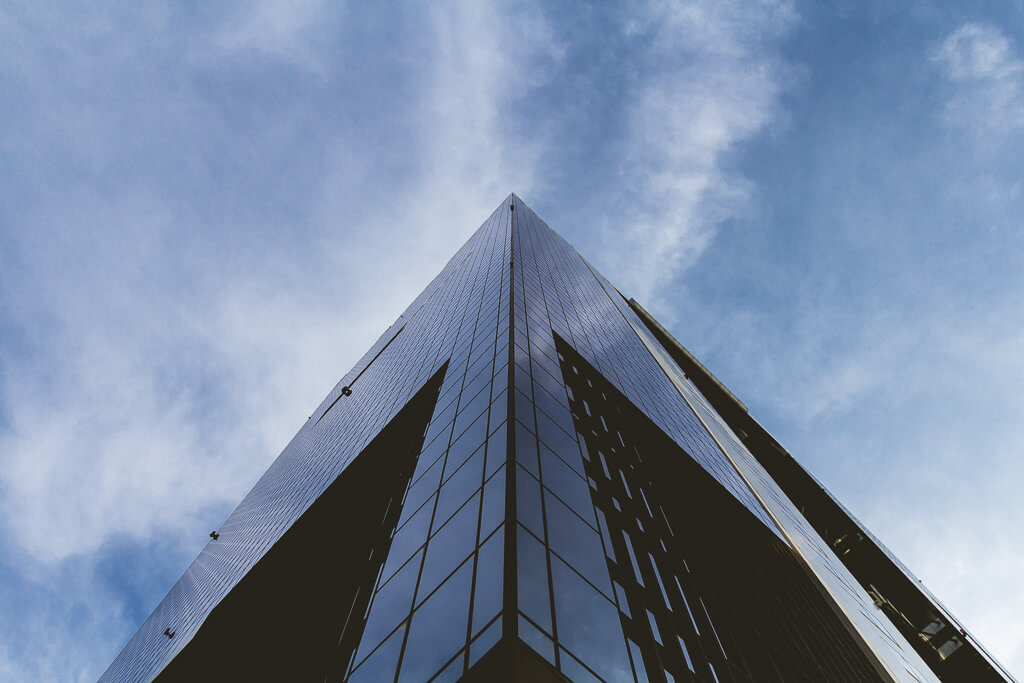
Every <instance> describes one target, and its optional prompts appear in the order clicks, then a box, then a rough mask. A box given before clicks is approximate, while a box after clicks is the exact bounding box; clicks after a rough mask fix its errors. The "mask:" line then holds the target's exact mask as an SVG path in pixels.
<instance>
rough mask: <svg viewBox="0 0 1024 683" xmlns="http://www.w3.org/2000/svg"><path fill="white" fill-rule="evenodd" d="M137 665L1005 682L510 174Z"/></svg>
mask: <svg viewBox="0 0 1024 683" xmlns="http://www.w3.org/2000/svg"><path fill="white" fill-rule="evenodd" d="M154 679H155V680H159V681H178V680H182V681H185V680H188V681H191V680H287V681H305V680H310V681H343V680H347V681H352V682H353V683H355V682H377V681H428V680H437V681H456V680H465V681H502V680H522V681H564V680H573V681H598V680H604V681H659V682H661V681H674V682H678V681H702V682H706V683H714V682H720V683H725V682H726V681H744V682H745V681H808V682H810V681H868V680H898V681H937V680H943V681H953V680H963V681H983V680H997V681H998V680H1011V679H1010V677H1009V675H1008V674H1007V673H1006V672H1005V671H1004V670H1002V669H1001V667H1000V666H999V665H998V663H996V662H995V661H994V660H992V658H991V657H990V656H989V655H988V654H987V653H985V651H984V650H983V649H982V648H981V647H980V646H979V645H978V644H977V643H976V642H975V641H974V640H973V638H971V636H970V635H969V633H967V631H966V630H965V629H963V628H962V626H961V625H960V624H959V622H957V621H956V620H955V619H954V618H953V617H952V616H951V615H949V613H948V612H947V611H946V610H945V609H944V608H943V607H942V606H941V605H940V604H939V603H938V601H936V600H935V599H934V597H932V596H931V595H930V594H929V593H928V592H927V591H926V590H925V589H924V588H923V587H922V586H921V585H920V582H918V581H917V580H916V579H914V578H913V576H912V575H911V574H910V573H909V571H907V570H906V568H905V567H903V566H902V564H900V563H899V561H898V560H896V559H895V558H894V557H893V556H892V555H891V553H889V551H888V550H886V549H885V547H884V546H882V545H881V543H879V542H878V541H877V540H876V539H875V538H874V537H873V536H872V535H871V534H870V533H868V532H867V530H865V529H864V528H863V526H862V525H861V524H860V523H859V522H857V520H856V519H854V518H853V517H852V515H850V514H849V513H848V512H847V511H846V510H845V508H843V507H842V506H841V505H840V504H839V503H838V502H837V501H836V500H835V499H834V498H833V497H832V496H831V495H830V494H829V493H828V491H826V490H825V489H824V488H823V487H821V486H820V484H818V483H817V482H816V481H815V480H814V479H813V478H812V477H811V476H810V475H809V474H808V473H807V472H806V471H805V470H804V469H803V468H802V467H801V466H800V465H799V464H798V463H797V462H796V461H795V460H793V459H792V458H791V457H790V456H789V454H788V453H786V451H785V450H784V449H782V447H781V446H779V445H778V443H777V442H775V440H774V439H772V438H771V436H770V435H769V434H768V433H767V432H766V431H765V430H764V429H763V428H761V426H760V425H758V424H757V422H756V421H754V420H753V419H752V418H751V417H750V416H749V414H748V413H747V410H746V408H745V407H744V406H743V404H742V403H741V402H740V401H739V400H738V399H736V398H735V397H734V396H733V395H732V394H731V393H730V392H729V390H728V389H726V388H725V387H724V386H723V385H722V384H721V383H720V382H719V381H718V380H717V379H715V377H714V376H713V375H712V374H711V373H710V372H708V371H707V370H706V369H705V368H704V366H703V365H701V364H700V363H699V362H698V361H697V360H696V359H695V358H693V356H692V355H691V354H690V353H689V352H688V351H687V350H686V349H685V348H684V347H683V346H682V345H681V344H679V342H677V341H676V340H675V338H674V337H673V336H672V335H671V334H670V333H669V332H668V331H667V330H665V329H664V328H663V327H662V326H661V325H659V324H658V322H657V321H656V320H654V319H653V318H652V317H651V316H650V315H649V314H648V313H647V312H646V311H645V310H644V309H643V308H642V307H641V306H640V305H639V304H638V303H636V302H635V301H632V300H630V299H627V298H626V297H625V296H623V295H622V294H621V293H620V292H619V291H618V290H617V289H616V288H615V287H614V286H612V284H611V283H609V282H608V281H607V280H606V279H605V278H604V276H602V275H601V274H600V273H599V272H598V271H597V270H596V269H594V268H593V266H591V265H590V264H589V263H588V262H587V261H586V260H584V259H583V258H582V257H581V256H580V255H579V254H578V253H577V252H576V251H575V250H574V249H573V248H572V247H571V246H570V245H569V244H568V243H567V242H566V241H565V240H563V239H562V238H561V237H560V236H559V235H557V234H556V233H555V232H553V231H552V230H551V229H550V228H549V227H548V226H547V225H546V224H545V223H544V222H543V221H542V220H541V219H540V218H539V217H538V216H537V215H536V214H535V213H534V212H533V211H532V210H530V208H529V207H527V206H526V205H525V204H524V203H523V202H522V200H521V199H519V198H518V197H515V196H514V195H513V196H510V197H509V198H508V199H507V200H505V201H504V202H502V204H501V206H499V207H498V208H497V209H496V210H495V211H494V213H493V214H492V215H491V216H490V217H489V218H488V219H487V220H486V222H485V223H484V224H483V226H481V227H480V229H479V230H477V232H476V233H474V234H473V236H472V237H471V238H470V239H469V241H468V242H467V243H466V244H465V245H464V246H463V247H462V248H461V249H460V250H459V251H458V252H457V253H456V254H455V256H454V257H453V258H452V259H451V261H450V262H449V263H448V265H447V266H446V267H445V268H444V270H442V272H441V273H440V274H439V275H438V276H437V277H436V278H435V279H434V280H433V282H431V283H430V285H429V286H428V287H427V289H426V290H424V292H423V293H422V294H420V296H419V297H418V298H417V299H416V300H415V301H414V302H413V303H412V305H410V306H409V308H408V309H407V310H406V311H405V312H404V313H403V314H402V315H401V316H400V317H399V319H398V320H397V321H396V322H395V323H394V324H393V325H392V326H391V327H390V328H389V329H388V330H387V331H386V332H385V333H384V334H383V335H382V336H381V337H380V339H379V340H378V341H377V343H376V344H374V346H373V347H372V348H371V349H370V350H369V351H368V352H367V353H366V355H365V356H364V357H363V358H362V360H360V361H359V363H357V364H356V366H355V367H354V368H353V369H352V370H351V371H350V372H349V373H348V374H347V375H346V376H345V377H344V378H343V379H342V380H341V381H340V382H339V383H338V384H337V386H336V387H335V388H334V390H333V391H331V393H330V394H329V395H328V396H327V397H326V398H325V399H324V400H323V402H322V403H321V404H320V405H319V406H318V407H317V408H316V410H315V411H314V412H313V414H312V415H311V416H310V418H309V420H308V421H307V422H306V423H305V424H304V425H303V426H302V428H301V429H300V430H299V432H298V434H296V436H295V437H294V438H293V439H292V441H291V442H290V443H289V444H288V446H287V447H286V448H285V450H284V452H283V453H282V454H281V455H280V457H279V458H278V459H277V460H276V461H275V462H274V464H273V465H272V466H271V467H270V469H269V470H268V471H267V472H266V474H265V475H264V476H263V477H262V478H261V479H260V480H259V482H258V483H257V484H256V486H255V487H254V488H253V489H252V491H251V492H250V493H249V494H248V495H247V496H246V497H245V498H244V499H243V500H242V502H241V503H240V504H239V506H238V508H237V509H236V510H235V511H234V512H233V513H232V514H231V516H230V517H229V518H228V519H227V520H226V521H225V522H224V524H223V525H222V526H221V527H220V528H218V529H217V530H216V531H215V532H214V533H212V534H211V538H210V541H209V543H208V544H207V546H206V547H205V548H204V549H203V551H202V552H201V553H200V555H199V556H198V557H197V558H196V560H195V561H194V563H193V564H192V565H191V566H190V568H189V569H188V571H186V573H185V575H184V576H182V578H181V579H180V580H179V581H178V582H177V583H176V584H175V585H174V586H173V588H172V589H171V591H170V593H168V595H167V597H165V598H164V600H163V601H162V602H161V603H160V604H159V605H158V606H157V608H156V610H155V611H154V612H153V613H152V615H151V616H150V617H149V618H148V619H147V620H146V622H145V623H144V624H143V625H142V627H141V628H140V630H139V631H138V633H136V635H135V636H134V637H133V638H132V639H131V640H130V641H129V643H128V644H127V645H126V647H125V648H124V650H123V651H122V652H121V654H120V655H119V656H118V657H117V658H116V659H115V661H114V662H113V664H111V666H110V668H109V669H108V670H107V672H106V673H105V674H104V677H103V679H102V680H109V681H148V680H154Z"/></svg>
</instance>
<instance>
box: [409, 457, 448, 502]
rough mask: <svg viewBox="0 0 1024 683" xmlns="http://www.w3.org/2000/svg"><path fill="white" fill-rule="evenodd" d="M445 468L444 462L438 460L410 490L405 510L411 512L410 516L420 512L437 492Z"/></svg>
mask: <svg viewBox="0 0 1024 683" xmlns="http://www.w3.org/2000/svg"><path fill="white" fill-rule="evenodd" d="M443 467H444V462H443V461H441V460H438V461H437V462H436V463H434V464H433V465H431V466H430V469H428V470H427V471H426V473H425V474H424V475H423V476H422V477H421V478H420V480H419V481H418V482H416V483H415V484H413V485H412V486H411V487H410V488H409V493H408V495H407V496H406V497H405V509H406V510H410V511H411V512H410V514H411V513H412V512H416V511H417V510H419V507H420V506H421V505H423V502H424V501H425V500H426V499H427V498H429V497H430V495H431V494H432V493H434V491H437V486H438V483H439V482H440V481H441V470H442V468H443Z"/></svg>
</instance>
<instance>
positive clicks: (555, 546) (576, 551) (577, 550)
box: [544, 494, 612, 596]
mask: <svg viewBox="0 0 1024 683" xmlns="http://www.w3.org/2000/svg"><path fill="white" fill-rule="evenodd" d="M544 502H545V511H546V512H547V519H548V537H549V541H548V542H549V543H550V544H551V548H552V550H554V551H555V552H556V553H558V554H559V555H561V556H562V559H564V560H565V561H566V562H568V563H569V564H571V565H572V566H573V568H574V569H576V571H578V572H579V573H580V574H582V575H583V576H585V577H586V578H587V580H588V581H590V582H591V583H592V584H594V585H595V586H597V588H598V589H599V590H601V591H603V592H604V593H605V594H606V595H609V596H610V595H611V588H612V586H611V579H610V578H609V576H608V565H607V563H606V562H605V558H604V551H603V550H602V548H601V537H600V536H598V535H597V532H596V531H594V530H593V529H591V528H590V527H589V526H587V525H586V523H584V521H583V520H582V519H580V518H579V516H578V515H577V514H576V513H575V512H573V511H572V510H570V509H569V508H568V507H566V506H565V504H564V503H562V502H561V501H560V500H558V499H557V498H555V497H554V496H552V495H550V494H548V495H547V497H546V498H545V501H544Z"/></svg>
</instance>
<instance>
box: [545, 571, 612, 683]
mask: <svg viewBox="0 0 1024 683" xmlns="http://www.w3.org/2000/svg"><path fill="white" fill-rule="evenodd" d="M551 570H552V573H553V575H552V579H553V581H554V591H555V613H556V614H557V618H558V640H559V643H561V644H562V645H564V646H565V647H566V648H567V649H568V650H569V651H570V652H572V653H573V654H574V655H575V656H576V657H578V658H579V659H580V661H582V662H584V663H585V664H586V665H587V666H589V667H590V668H591V669H593V670H594V671H596V672H597V673H598V675H600V676H601V677H602V678H605V679H607V680H609V681H623V680H629V679H630V678H631V677H632V673H631V671H630V666H629V658H628V656H627V655H626V644H625V642H624V640H623V637H622V626H621V624H620V622H619V611H618V610H617V609H616V608H615V605H613V604H612V603H611V602H610V601H608V600H607V599H605V598H604V597H602V595H601V594H600V593H598V592H597V591H595V590H594V589H593V588H591V587H590V586H588V585H587V584H586V582H584V581H583V579H581V578H580V577H579V575H577V574H576V572H574V571H573V570H572V569H570V568H569V566H568V565H567V564H565V563H564V562H562V561H561V560H559V559H557V558H552V559H551Z"/></svg>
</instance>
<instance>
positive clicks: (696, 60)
mask: <svg viewBox="0 0 1024 683" xmlns="http://www.w3.org/2000/svg"><path fill="white" fill-rule="evenodd" d="M794 23H795V15H794V12H793V9H792V6H791V5H790V4H789V3H786V2H743V1H739V2H725V3H722V2H703V1H699V2H685V3H683V2H652V3H650V4H649V5H648V12H647V16H646V18H645V19H644V21H642V22H631V23H630V24H629V25H628V26H627V33H628V34H629V35H630V36H631V39H632V40H635V41H643V42H645V43H647V44H648V45H649V47H648V49H647V50H646V55H645V56H644V58H643V60H642V61H641V66H640V67H639V68H638V69H637V82H638V83H637V87H638V91H637V92H636V94H635V100H634V103H633V104H631V105H630V107H629V113H628V118H629V139H628V140H627V142H626V147H627V149H628V152H627V153H626V155H625V156H626V158H625V159H624V169H623V178H622V180H623V185H624V187H623V191H624V193H627V194H628V195H629V196H630V198H629V200H628V202H627V203H628V204H630V205H632V207H633V208H631V209H629V210H624V211H623V212H622V214H621V215H617V216H615V217H614V219H609V221H608V225H607V226H606V228H607V231H608V233H609V234H608V236H607V240H608V242H609V243H610V245H609V247H608V249H607V251H608V253H609V255H608V256H606V260H607V261H610V262H611V268H610V270H611V271H612V275H613V278H614V279H616V281H621V282H622V283H623V285H624V286H626V287H627V288H628V291H629V292H630V294H631V295H634V296H636V297H637V298H638V299H640V300H642V301H644V302H647V303H649V304H650V305H652V306H654V307H655V308H657V307H658V306H659V304H658V299H660V298H661V296H663V295H664V291H663V288H664V287H665V286H666V285H668V284H669V283H670V282H671V281H672V280H673V278H675V277H676V276H677V275H679V274H680V272H681V271H682V270H684V269H685V268H686V267H688V266H689V265H691V264H693V263H694V262H695V261H696V259H697V258H698V257H699V256H700V255H701V253H703V251H704V250H705V248H707V246H708V244H709V243H710V242H711V240H712V239H713V238H714V235H715V233H716V232H717V229H718V226H719V225H720V224H721V222H722V221H724V220H726V219H728V218H730V217H735V216H737V215H738V214H740V213H742V212H743V211H744V210H745V207H746V202H747V200H748V198H749V195H750V192H751V188H750V186H749V183H748V182H747V181H746V180H745V179H744V178H742V177H740V176H738V175H736V174H735V173H734V172H732V171H731V170H730V169H729V167H728V163H727V160H726V157H727V155H728V154H729V153H730V152H731V151H733V150H734V149H735V148H736V146H737V145H739V144H740V143H742V142H744V141H746V140H749V139H750V138H751V137H752V136H754V135H756V134H757V133H759V132H761V131H763V130H764V129H765V128H766V127H768V126H769V125H771V124H772V123H773V122H775V121H776V120H777V119H778V118H779V117H780V115H781V110H780V106H779V96H780V94H781V93H782V91H783V90H784V88H785V87H786V84H787V80H788V79H789V77H790V69H789V68H788V67H787V65H786V64H784V63H783V62H782V60H781V59H780V57H779V55H778V43H779V42H780V40H781V39H782V38H783V37H784V36H785V35H786V33H787V32H788V30H789V29H790V28H791V27H792V26H793V24H794ZM623 239H625V240H626V242H627V244H626V245H625V246H623V245H621V240H623ZM615 254H629V255H630V257H631V261H630V262H623V261H615V260H614V259H615V256H614V255H615ZM638 254H639V255H646V256H640V257H639V258H637V255H638ZM666 308H667V307H666Z"/></svg>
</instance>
